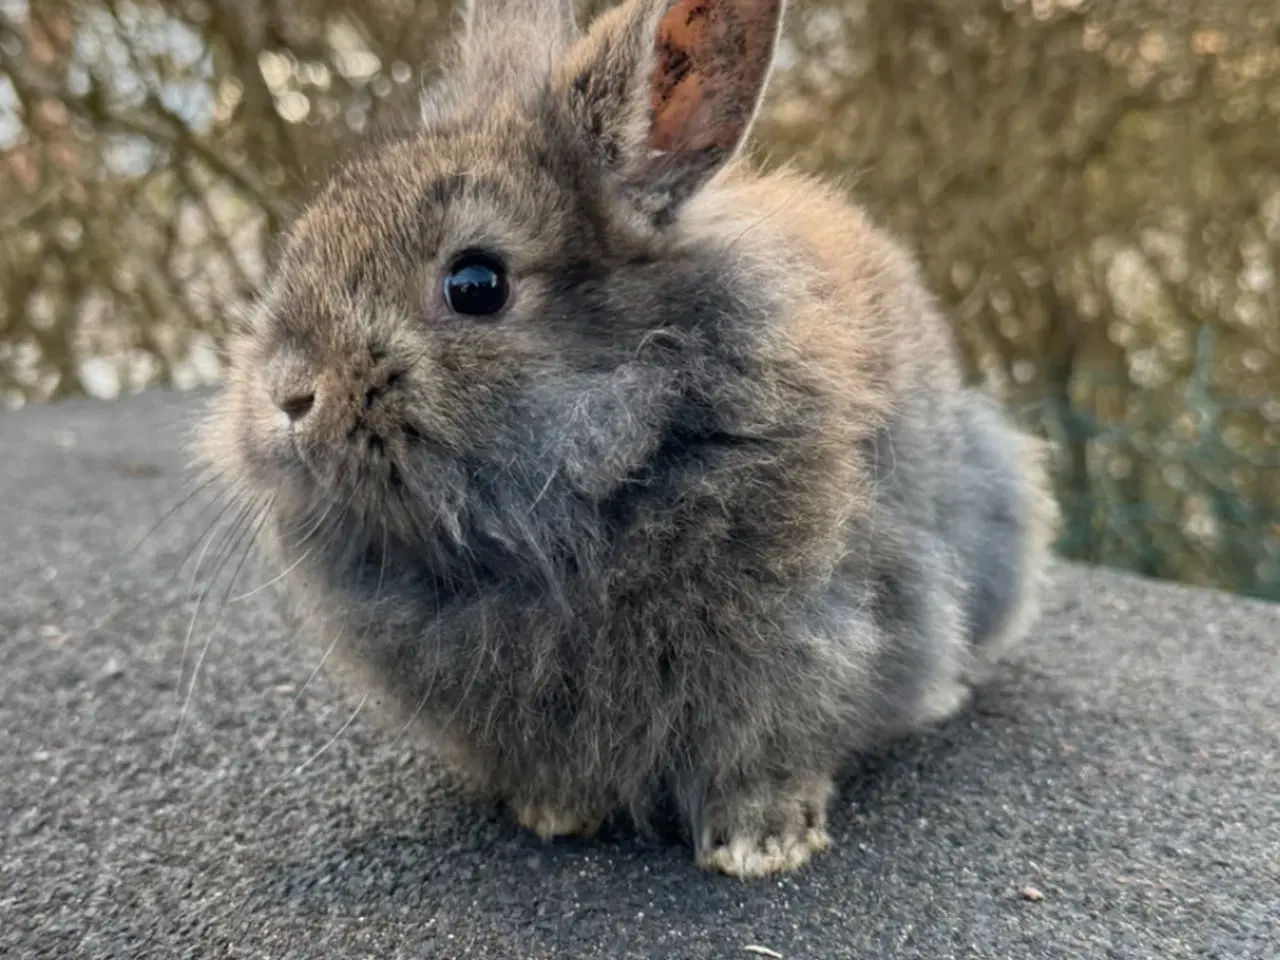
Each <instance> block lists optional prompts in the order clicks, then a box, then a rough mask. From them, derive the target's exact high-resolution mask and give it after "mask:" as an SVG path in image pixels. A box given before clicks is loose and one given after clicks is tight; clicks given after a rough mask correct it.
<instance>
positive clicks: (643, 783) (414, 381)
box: [201, 0, 1054, 876]
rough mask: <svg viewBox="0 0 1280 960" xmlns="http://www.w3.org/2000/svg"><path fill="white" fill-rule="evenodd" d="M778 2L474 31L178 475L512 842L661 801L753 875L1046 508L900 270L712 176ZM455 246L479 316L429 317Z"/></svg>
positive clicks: (1012, 438) (255, 348)
mask: <svg viewBox="0 0 1280 960" xmlns="http://www.w3.org/2000/svg"><path fill="white" fill-rule="evenodd" d="M781 8H782V2H781V0H625V2H623V3H622V4H621V5H619V6H617V7H614V8H613V9H611V10H609V11H607V12H606V13H604V14H602V15H601V16H600V17H599V18H598V19H597V20H596V21H595V23H594V25H593V26H592V27H591V29H590V30H589V31H587V32H585V34H584V33H583V32H582V31H580V29H579V28H578V27H577V26H576V25H575V23H574V21H573V14H572V10H571V8H570V3H569V0H545V2H538V0H507V2H505V3H504V2H501V0H474V6H473V7H469V8H468V10H467V18H466V28H465V30H464V31H463V41H462V44H461V50H460V55H459V59H458V63H457V64H456V66H455V69H454V71H453V73H452V74H451V75H450V79H449V80H447V81H445V82H443V83H442V84H441V85H439V86H438V87H437V88H436V89H435V90H433V91H432V92H431V93H430V94H428V96H427V98H426V100H425V103H424V109H423V118H422V120H423V122H422V125H421V128H420V129H419V130H417V131H416V132H414V133H413V134H411V135H408V136H405V137H403V138H400V139H396V140H394V141H392V142H390V143H385V144H381V145H379V146H377V147H376V148H375V149H371V150H369V151H367V152H366V153H364V154H363V155H361V156H358V157H356V158H354V159H353V160H351V161H350V163H349V164H348V165H347V166H346V167H345V168H344V169H343V170H342V171H341V172H339V173H338V174H337V175H336V176H335V177H334V178H333V179H332V180H331V182H330V183H329V184H328V186H327V187H326V188H325V189H324V190H323V191H322V193H321V194H320V195H319V197H318V198H317V199H316V200H315V201H314V202H313V203H312V204H311V205H310V206H309V207H308V208H307V209H306V210H305V212H304V213H303V215H302V216H301V217H300V218H299V220H298V222H297V223H296V224H295V225H294V226H293V227H292V229H291V230H290V231H289V233H288V235H287V237H286V239H285V242H284V244H283V247H282V254H281V257H280V262H279V264H278V265H277V266H276V268H275V269H274V270H273V273H272V276H271V278H270V281H269V283H268V284H267V287H266V289H265V291H264V294H263V296H262V298H261V301H260V303H259V304H258V305H257V307H256V309H255V310H254V312H253V315H252V317H251V318H250V320H249V323H248V325H247V329H245V330H244V331H243V332H241V333H240V334H239V335H237V336H236V337H235V338H234V339H233V341H232V343H231V347H230V355H231V366H230V375H229V378H228V382H227V385H226V387H225V390H224V391H223V393H222V395H221V396H220V398H219V400H218V401H217V403H216V405H215V406H214V408H213V409H212V410H211V412H210V415H209V418H208V421H207V424H206V426H205V430H204V434H203V437H204V439H203V444H202V448H201V449H202V452H203V456H204V459H205V460H206V461H207V462H208V463H209V464H211V465H212V466H213V468H214V469H216V470H218V471H221V472H223V473H226V474H229V475H230V476H231V477H233V480H234V485H235V488H236V489H237V490H238V491H239V492H240V493H241V495H242V496H244V497H246V498H249V499H251V500H254V501H255V502H259V503H264V504H267V505H268V506H267V507H266V509H267V510H268V519H267V521H266V524H265V528H264V539H265V540H266V541H267V543H268V546H269V548H270V551H271V555H272V556H273V557H274V558H275V560H276V561H277V562H278V563H279V565H280V567H281V569H282V570H283V571H287V578H286V582H287V583H288V585H289V588H290V590H291V593H292V595H293V597H294V598H295V599H296V600H297V601H298V602H299V603H300V604H301V606H302V608H303V610H304V611H305V612H306V613H308V614H310V615H312V617H313V620H312V622H313V623H315V624H317V625H319V628H320V630H321V632H322V634H323V637H322V640H323V646H328V645H329V644H330V643H331V642H332V643H336V645H337V647H338V648H339V649H340V651H341V653H342V654H343V656H342V660H343V662H344V664H345V666H346V667H347V668H348V669H349V670H350V671H351V672H352V673H353V674H354V682H355V683H358V684H361V685H362V689H365V690H366V691H374V694H375V699H377V700H379V701H380V702H381V704H382V705H383V706H384V707H385V708H387V709H388V710H390V711H391V712H392V713H393V714H397V715H398V716H399V718H400V722H402V723H404V724H406V725H408V726H409V727H412V728H414V729H416V730H417V731H419V732H420V733H421V734H423V735H424V740H425V742H428V743H430V744H432V745H434V746H435V747H436V748H437V749H439V750H440V751H441V752H442V753H443V755H445V756H446V757H447V758H449V759H450V760H451V761H453V762H454V763H455V764H456V765H457V767H458V768H459V769H460V770H462V771H464V772H466V773H467V774H469V775H470V777H471V778H472V780H473V782H474V783H475V784H476V786H477V787H478V788H480V789H483V790H486V791H488V792H490V793H491V794H492V795H495V796H497V797H500V798H502V799H504V800H505V801H507V802H508V803H509V804H510V806H511V808H512V809H513V810H514V812H515V814H516V816H517V817H518V818H519V820H520V822H521V823H523V824H524V825H526V826H528V827H530V828H532V829H534V830H536V831H538V832H539V833H542V834H544V835H551V834H565V833H575V832H590V831H592V830H593V829H594V828H595V827H596V825H597V824H599V823H600V822H601V820H602V819H603V818H605V817H607V816H610V815H612V814H623V815H626V816H629V817H630V818H631V819H632V820H634V822H635V823H636V824H638V825H640V826H642V827H643V826H644V825H645V824H646V823H647V822H648V819H649V817H650V815H651V813H652V812H653V811H654V809H655V808H656V805H658V804H661V803H668V804H671V805H672V808H673V809H674V810H675V811H676V812H677V813H678V815H679V818H680V820H681V822H683V824H685V826H686V827H687V829H688V831H689V836H690V840H691V842H692V845H693V847H694V849H695V851H696V856H697V861H698V863H699V864H701V865H703V866H707V867H711V868H716V869H720V870H723V871H725V872H728V873H732V874H737V875H742V876H757V875H761V874H765V873H770V872H773V871H777V870H785V869H791V868H794V867H797V866H799V865H800V864H802V863H804V862H805V861H806V860H808V858H809V857H810V855H811V854H812V853H813V852H815V851H818V850H821V849H823V848H824V847H825V846H826V845H827V843H828V840H827V834H826V830H825V821H826V808H827V803H828V798H829V795H830V792H831V789H832V777H833V774H834V773H835V772H836V770H837V768H838V767H839V766H840V765H841V763H842V762H843V761H844V760H846V759H847V758H848V757H849V756H850V755H851V754H852V753H853V752H854V751H857V750H859V749H860V748H865V747H868V746H870V745H872V744H875V743H877V742H879V741H881V740H883V739H884V738H886V737H891V736H896V735H899V734H902V733H905V732H908V731H911V730H915V729H918V728H920V727H922V726H925V725H927V724H930V723H933V722H936V721H938V720H940V719H942V718H945V717H947V716H949V715H951V714H952V713H954V712H955V711H956V710H957V709H959V708H960V707H961V706H962V705H963V703H964V702H965V699H966V696H967V691H968V690H969V689H970V687H971V686H972V685H973V684H975V683H977V682H980V681H981V680H982V679H983V678H984V677H985V675H986V674H987V673H988V671H989V668H990V667H991V665H992V664H993V662H994V661H995V658H996V655H997V654H999V653H1001V652H1002V651H1004V650H1005V649H1006V648H1007V647H1008V646H1009V644H1010V643H1011V642H1013V641H1015V640H1016V639H1018V638H1019V637H1020V636H1021V635H1022V634H1023V633H1024V632H1025V631H1026V629H1027V625H1028V621H1029V619H1030V617H1031V615H1032V611H1033V610H1034V599H1035V593H1036V581H1037V579H1038V574H1039V571H1040V568H1041V567H1042V564H1043V559H1044V557H1045V555H1046V552H1047V546H1048V539H1049V534H1050V530H1051V527H1052V519H1053V516H1054V514H1053V508H1052V504H1051V501H1050V499H1049V498H1048V496H1047V494H1046V493H1045V485H1044V479H1043V471H1042V468H1041V466H1040V463H1039V455H1038V453H1037V452H1036V449H1037V448H1036V447H1034V446H1033V444H1032V442H1031V441H1030V440H1029V439H1027V438H1025V437H1024V436H1023V435H1021V434H1020V433H1018V432H1016V431H1015V430H1014V429H1013V428H1012V427H1011V426H1010V425H1009V423H1007V422H1006V420H1005V419H1004V418H1003V416H1002V415H1001V414H1000V413H998V412H997V410H996V409H995V407H994V406H993V405H992V404H991V403H989V402H988V401H987V400H986V399H984V397H983V396H981V395H980V394H978V393H977V392H975V391H974V390H972V389H969V388H966V387H965V386H964V385H963V383H962V379H961V372H960V369H959V366H958V362H957V358H956V351H955V347H954V345H953V342H952V339H951V334H950V332H949V328H948V326H947V325H946V323H945V322H944V320H943V319H942V317H941V316H940V314H939V312H938V310H937V309H936V308H935V306H934V304H933V302H932V300H931V298H930V297H929V295H928V294H927V293H926V291H925V289H924V287H923V285H922V282H921V280H920V278H919V276H918V274H917V271H916V269H915V267H914V265H913V263H912V261H911V260H910V259H909V258H908V256H907V255H906V254H905V253H904V252H903V250H902V249H900V248H899V246H898V245H896V243H895V242H894V241H892V240H891V239H889V238H888V237H887V236H886V235H885V234H883V233H881V232H880V231H879V230H877V229H876V228H875V227H874V226H873V225H872V224H871V223H870V222H868V220H867V218H866V217H865V216H864V215H863V214H862V213H861V212H860V211H859V210H858V209H856V208H854V207H852V206H850V205H849V204H848V202H847V201H846V200H844V199H843V198H842V197H840V196H839V195H838V194H837V193H836V191H834V190H833V189H831V188H829V187H827V186H825V185H823V184H821V183H818V182H815V181H813V180H810V179H806V178H804V177H801V176H798V175H796V174H793V173H785V172H784V173H776V174H771V175H768V176H762V175H759V174H757V173H754V172H753V171H752V170H751V169H750V168H749V166H748V165H747V164H746V162H745V161H743V160H742V159H741V144H742V142H743V139H744V137H745V136H746V134H747V131H748V128H749V126H750V123H751V120H752V119H753V117H754V114H755V111H756V109H757V104H758V101H759V97H760V94H761V90H762V88H763V86H764V84H765V80H766V78H767V74H768V70H769V64H770V62H771V59H772V53H773V47H774V43H775V38H776V35H777V25H778V23H779V21H780V19H781V14H782V10H781ZM655 38H656V39H655ZM475 247H481V248H484V249H487V250H491V251H494V252H496V253H498V254H499V255H500V256H501V257H502V258H503V259H504V260H505V262H506V263H507V264H508V265H509V270H510V276H511V278H512V289H513V291H514V292H513V295H512V299H511V301H510V304H509V306H508V307H507V309H506V310H505V311H504V313H502V314H501V315H499V316H498V317H496V318H476V317H465V316H456V315H453V314H451V312H450V311H449V309H448V308H447V307H446V305H445V303H444V301H443V299H442V296H441V293H440V290H441V282H442V281H441V277H442V272H443V271H444V270H445V268H446V264H448V263H449V262H450V259H451V257H453V256H454V255H455V254H456V253H457V252H458V251H460V250H463V249H464V248H475ZM300 393H302V394H307V393H309V394H310V395H311V396H313V397H314V405H313V407H312V409H310V411H309V412H308V413H307V414H306V415H305V416H304V417H302V418H301V419H300V420H298V422H297V423H295V424H293V425H292V426H291V425H290V421H289V418H288V417H287V416H285V415H284V414H283V413H282V412H281V409H278V406H277V405H278V404H284V403H285V400H284V398H287V397H290V396H295V395H299V394H300Z"/></svg>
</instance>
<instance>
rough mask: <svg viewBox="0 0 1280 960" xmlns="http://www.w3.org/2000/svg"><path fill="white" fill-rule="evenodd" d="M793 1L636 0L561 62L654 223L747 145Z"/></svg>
mask: <svg viewBox="0 0 1280 960" xmlns="http://www.w3.org/2000/svg"><path fill="white" fill-rule="evenodd" d="M784 6H785V0H628V2H624V3H623V4H622V5H620V6H619V7H616V8H614V9H613V10H610V11H608V13H606V14H605V15H604V16H602V17H601V18H600V19H599V20H598V21H597V23H596V25H595V26H594V27H593V29H592V30H591V32H590V34H588V36H587V38H586V39H585V40H584V41H583V42H582V43H581V44H579V45H578V47H577V48H575V49H574V50H573V51H572V53H571V54H570V56H569V57H568V58H567V60H566V61H565V62H564V63H562V64H561V66H560V70H559V75H560V76H559V79H560V82H561V83H562V84H563V87H562V89H563V90H564V91H565V94H564V95H565V96H566V97H567V98H568V99H569V101H570V104H571V108H572V110H573V112H574V113H575V115H576V116H577V118H578V120H579V122H580V124H581V123H585V124H586V133H587V135H588V137H590V138H592V139H593V140H595V141H596V144H595V145H596V148H597V150H598V151H600V152H601V153H602V154H603V155H604V157H605V158H606V160H607V161H608V162H611V163H613V164H615V165H616V166H617V167H618V172H619V174H620V175H621V177H622V180H623V182H624V183H625V184H626V187H627V190H628V192H629V193H631V194H632V196H633V199H634V201H635V202H637V203H638V204H639V205H640V207H641V209H642V210H643V211H644V212H645V213H646V214H647V215H648V216H650V217H651V218H652V219H653V220H654V222H655V223H661V222H663V221H665V220H669V219H671V218H672V217H673V216H674V214H675V211H676V210H677V209H678V207H679V205H680V204H681V203H682V202H683V201H684V200H685V199H687V198H688V197H689V196H690V195H691V194H693V193H694V192H695V191H696V190H697V189H698V188H699V187H701V186H702V185H703V184H704V183H705V182H706V181H707V180H709V179H710V178H711V177H712V176H713V175H714V174H715V173H716V171H717V170H719V169H720V168H721V167H722V166H723V165H724V164H725V163H726V162H727V161H728V160H729V159H730V158H731V157H733V155H734V154H735V153H736V152H737V151H738V150H739V148H740V147H741V146H742V143H743V142H744V141H745V140H746V137H747V134H748V133H749V131H750V129H751V124H752V122H753V121H754V119H755V116H756V112H757V110H758V109H759V105H760V101H761V98H762V96H763V93H764V88H765V84H766V82H767V81H768V78H769V74H770V70H771V68H772V65H773V58H774V53H775V49H776V46H777V38H778V34H779V31H780V29H781V23H782V18H783V9H784Z"/></svg>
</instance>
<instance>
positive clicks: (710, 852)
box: [697, 779, 833, 880]
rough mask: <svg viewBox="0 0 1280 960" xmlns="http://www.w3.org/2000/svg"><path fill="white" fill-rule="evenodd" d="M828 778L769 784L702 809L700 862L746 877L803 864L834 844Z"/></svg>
mask: <svg viewBox="0 0 1280 960" xmlns="http://www.w3.org/2000/svg"><path fill="white" fill-rule="evenodd" d="M832 790H833V787H832V783H831V780H830V779H814V780H810V781H807V782H805V783H803V784H801V785H799V786H796V785H792V786H790V787H770V788H768V789H766V790H762V791H759V792H756V793H752V794H749V795H747V796H746V797H743V798H739V799H737V800H735V801H733V802H729V803H725V804H723V805H721V806H720V808H719V809H714V810H708V811H706V812H705V813H704V816H705V818H706V822H705V823H704V824H703V826H702V829H701V831H700V835H699V837H698V843H697V861H698V866H700V867H702V868H703V869H706V870H716V871H719V872H720V873H725V874H728V875H729V876H733V877H741V878H743V879H744V880H746V879H753V878H758V877H764V876H768V875H770V874H775V873H786V872H790V871H793V870H798V869H799V868H800V867H802V866H804V865H805V864H806V863H808V862H809V860H810V859H811V858H812V857H813V855H814V854H816V853H821V852H823V851H824V850H826V849H827V848H828V847H829V846H831V838H830V837H829V836H828V835H827V804H828V801H829V800H830V797H831V793H832Z"/></svg>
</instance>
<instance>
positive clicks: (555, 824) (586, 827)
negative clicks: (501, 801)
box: [512, 801, 603, 840]
mask: <svg viewBox="0 0 1280 960" xmlns="http://www.w3.org/2000/svg"><path fill="white" fill-rule="evenodd" d="M512 811H513V813H514V814H515V818H516V821H517V822H518V823H519V824H520V826H522V827H524V828H525V829H526V830H532V831H533V832H534V833H536V834H537V835H538V836H540V837H542V838H543V839H544V840H548V839H550V838H552V837H588V836H591V834H593V833H595V832H596V831H597V830H598V829H600V823H601V821H602V820H603V818H602V817H599V816H596V815H594V814H590V813H585V812H583V811H581V810H569V809H562V808H560V807H556V806H554V805H552V804H546V803H535V802H532V801H529V802H523V803H518V804H512Z"/></svg>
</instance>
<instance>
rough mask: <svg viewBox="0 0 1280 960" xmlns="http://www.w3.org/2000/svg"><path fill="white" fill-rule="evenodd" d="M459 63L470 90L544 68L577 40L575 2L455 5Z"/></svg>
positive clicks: (464, 1)
mask: <svg viewBox="0 0 1280 960" xmlns="http://www.w3.org/2000/svg"><path fill="white" fill-rule="evenodd" d="M461 12H462V30H461V31H460V35H459V38H458V40H459V46H460V50H459V54H460V57H459V59H460V60H461V65H462V66H463V68H464V70H466V71H467V73H468V74H469V77H470V88H471V89H472V90H473V91H475V90H476V89H477V88H484V87H489V86H492V87H494V88H496V87H498V86H499V85H500V83H501V81H502V80H503V79H507V80H509V79H512V78H513V77H516V76H518V75H520V74H521V72H522V71H526V70H529V69H535V70H536V69H538V68H539V67H542V68H544V69H545V68H546V67H548V66H549V65H550V63H551V62H552V61H553V60H555V59H556V58H557V57H559V56H560V55H561V54H563V53H564V52H565V51H566V50H567V49H568V48H569V46H570V45H571V44H572V43H573V42H574V41H575V40H577V39H578V38H579V35H580V34H579V30H578V22H577V17H576V14H575V0H461Z"/></svg>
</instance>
